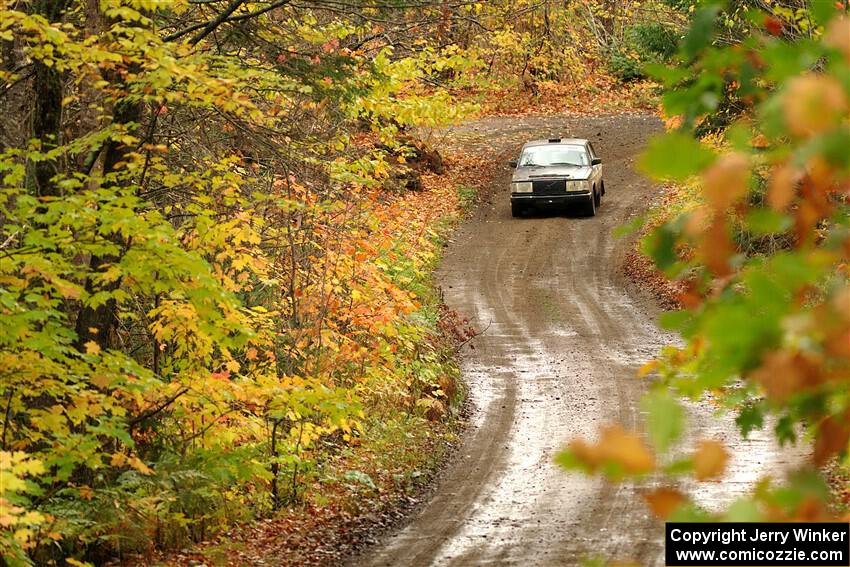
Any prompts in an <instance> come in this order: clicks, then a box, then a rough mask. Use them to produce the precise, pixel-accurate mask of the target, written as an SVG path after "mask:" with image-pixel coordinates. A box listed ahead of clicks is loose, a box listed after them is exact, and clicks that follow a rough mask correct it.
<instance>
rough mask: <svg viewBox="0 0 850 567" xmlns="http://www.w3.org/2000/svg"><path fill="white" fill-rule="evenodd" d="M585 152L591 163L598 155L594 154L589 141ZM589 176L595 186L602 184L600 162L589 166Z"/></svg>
mask: <svg viewBox="0 0 850 567" xmlns="http://www.w3.org/2000/svg"><path fill="white" fill-rule="evenodd" d="M587 153H588V155H589V156H590V160H591V163H593V160H595V159H596V158H597V157H599V156H597V155H596V151H594V149H593V144H591V143H590V142H588V143H587ZM590 178H591V179H592V182H593V184H594V185H596V187H599V186H600V185H601V184H602V164H601V163H598V164H596V165H594V166H591V169H590Z"/></svg>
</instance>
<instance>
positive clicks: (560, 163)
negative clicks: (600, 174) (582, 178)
mask: <svg viewBox="0 0 850 567" xmlns="http://www.w3.org/2000/svg"><path fill="white" fill-rule="evenodd" d="M549 165H571V166H573V167H584V166H583V165H581V164H580V163H570V162H568V161H553V162H552V163H550V164H549Z"/></svg>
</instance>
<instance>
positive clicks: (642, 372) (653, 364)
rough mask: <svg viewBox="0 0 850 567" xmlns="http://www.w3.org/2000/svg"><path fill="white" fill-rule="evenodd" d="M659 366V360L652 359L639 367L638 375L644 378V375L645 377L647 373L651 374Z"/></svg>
mask: <svg viewBox="0 0 850 567" xmlns="http://www.w3.org/2000/svg"><path fill="white" fill-rule="evenodd" d="M657 368H658V361H657V360H650V361H649V362H647V363H645V364H643V365H642V366H641V367H640V368H639V369H638V376H639V377H640V378H643V377H644V376H646V375H647V374H650V373H651V372H654V371H655V370H656V369H657Z"/></svg>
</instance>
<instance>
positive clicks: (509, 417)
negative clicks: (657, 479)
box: [361, 116, 793, 566]
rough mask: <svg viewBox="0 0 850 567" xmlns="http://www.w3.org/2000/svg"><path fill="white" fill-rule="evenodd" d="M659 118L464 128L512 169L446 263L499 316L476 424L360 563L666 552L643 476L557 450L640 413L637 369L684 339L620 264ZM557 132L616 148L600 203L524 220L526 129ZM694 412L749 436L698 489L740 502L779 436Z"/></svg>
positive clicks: (478, 363)
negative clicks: (628, 481) (414, 509)
mask: <svg viewBox="0 0 850 567" xmlns="http://www.w3.org/2000/svg"><path fill="white" fill-rule="evenodd" d="M658 130H660V123H659V122H658V121H657V120H656V119H654V118H652V117H650V116H615V117H613V116H612V117H600V118H521V119H517V118H488V119H484V120H481V121H479V122H476V123H472V124H467V125H465V126H463V127H461V128H458V129H456V130H455V131H453V132H452V133H451V134H450V136H449V140H448V143H451V144H457V145H460V146H461V147H463V148H464V149H465V150H466V151H475V152H481V153H483V154H484V155H488V156H491V157H492V158H493V164H494V165H493V167H498V168H501V173H500V174H499V175H498V176H497V184H496V186H494V188H493V190H492V192H485V196H484V200H483V202H482V203H481V205H480V206H479V209H478V210H477V211H476V213H475V214H474V215H473V217H472V218H471V219H469V220H468V221H467V222H466V223H465V224H464V225H463V226H462V227H461V229H460V231H459V233H458V234H457V235H456V238H455V241H454V243H453V244H452V245H451V246H450V248H449V251H448V254H447V257H446V258H445V261H444V263H443V266H442V268H441V271H440V274H439V280H440V283H441V285H442V287H443V289H444V291H445V298H446V302H447V303H448V305H449V306H450V307H451V308H453V309H456V310H457V311H458V312H460V313H461V314H463V315H465V316H468V317H469V318H470V321H472V322H473V324H474V325H475V326H476V327H477V328H478V329H486V331H485V332H484V333H483V334H482V335H481V336H480V337H479V338H477V339H476V340H475V342H474V349H473V350H468V351H466V352H465V353H464V358H463V371H464V375H465V380H466V382H467V384H468V385H469V389H470V396H471V397H472V402H473V404H474V407H475V414H474V418H473V424H472V426H471V427H470V431H469V433H468V435H467V437H466V439H465V441H464V443H463V446H462V447H461V449H460V452H459V454H458V456H457V458H456V460H455V462H454V463H453V464H451V465H450V466H449V468H448V470H447V471H446V473H445V475H444V477H443V479H442V481H441V483H440V487H439V488H438V489H437V492H436V493H435V495H434V497H433V499H432V500H431V502H430V503H429V504H428V505H427V506H426V507H425V508H424V509H423V510H421V512H420V513H419V514H418V515H417V516H416V517H415V518H413V520H412V521H411V523H409V525H407V526H406V527H405V528H404V529H402V530H401V531H399V532H398V533H397V534H395V535H393V536H391V537H390V538H389V539H388V541H387V542H386V543H385V544H384V545H383V546H379V547H378V548H377V549H372V550H368V551H367V553H366V554H365V555H364V556H363V557H361V563H362V564H364V565H399V566H401V565H405V566H407V565H410V566H418V565H512V564H514V565H577V564H579V563H580V561H581V560H582V559H584V558H587V557H592V556H600V557H606V558H609V559H621V560H632V561H636V562H639V563H640V564H642V565H661V564H663V560H662V557H661V554H662V541H661V538H662V534H663V531H662V530H663V526H662V524H661V523H660V522H658V521H657V520H655V519H653V518H651V517H650V516H649V515H648V514H647V511H646V508H645V505H644V504H643V502H642V500H641V498H640V496H639V495H638V494H637V493H636V491H635V489H634V488H633V487H630V486H628V485H620V486H613V485H610V484H606V483H605V482H603V481H601V480H598V479H590V478H586V477H583V476H581V475H576V474H570V473H566V472H564V471H562V470H560V469H558V468H557V467H556V466H554V465H553V463H552V458H553V455H554V453H555V452H556V451H557V449H559V448H560V447H561V446H562V445H563V444H564V443H565V442H566V441H568V440H569V439H570V438H572V437H575V436H584V437H589V438H593V437H594V436H595V434H596V430H597V427H598V426H599V425H601V424H603V423H606V422H610V421H619V422H621V423H623V424H625V425H626V426H627V427H639V422H640V415H639V414H640V409H639V406H638V400H639V398H640V395H641V393H642V391H643V389H644V387H645V386H644V384H642V382H641V381H640V380H639V379H637V378H635V370H636V368H637V367H638V366H639V365H640V364H641V363H643V362H645V361H646V360H647V359H648V358H650V357H652V355H653V354H654V353H655V352H656V351H657V349H658V348H659V347H660V346H661V345H662V344H663V343H664V342H665V341H669V340H672V337H665V336H664V335H662V334H661V333H660V332H659V330H658V329H657V327H656V326H655V324H654V317H655V315H656V310H655V307H654V304H653V302H652V300H651V299H649V298H648V297H647V296H645V295H643V294H642V293H641V292H640V291H638V290H636V289H634V288H633V287H632V286H631V285H630V284H629V283H628V282H626V281H625V279H624V278H623V277H622V276H621V275H619V273H618V271H617V267H618V264H619V261H620V260H621V258H622V256H623V255H624V254H625V252H626V249H627V247H628V243H627V242H624V241H620V240H617V239H615V238H614V237H613V236H612V234H611V232H612V229H614V228H615V227H617V226H618V225H620V224H622V223H623V222H624V221H626V220H628V219H629V218H630V217H631V216H633V215H634V214H636V213H638V212H640V211H642V210H643V209H645V208H646V207H647V206H648V204H649V203H650V201H651V200H652V199H653V198H655V197H656V194H657V191H658V190H657V189H656V188H654V187H653V186H652V185H651V184H650V183H649V182H647V181H645V180H643V179H642V178H641V177H640V176H639V175H638V174H636V173H635V171H634V169H633V165H634V160H635V158H636V155H637V153H638V152H639V151H640V149H641V148H642V146H643V144H644V143H645V141H646V140H647V138H648V137H649V136H650V135H651V134H653V133H654V132H657V131H658ZM558 135H564V136H575V137H585V138H589V139H591V140H592V141H593V143H594V146H595V147H596V149H597V152H598V153H599V154H600V155H601V156H602V158H603V167H604V175H605V185H606V189H607V195H606V197H605V198H604V199H603V204H602V208H601V210H600V212H599V215H598V216H597V217H595V218H582V217H579V216H575V215H564V214H562V213H555V214H551V215H548V214H539V215H535V216H532V217H529V218H522V219H513V218H511V215H510V207H509V201H508V192H507V183H508V180H509V178H510V172H509V170H508V168H507V167H506V166H505V165H503V164H504V163H505V161H506V160H507V159H508V157H509V156H512V155H516V153H517V152H518V149H519V147H520V145H521V144H522V142H523V141H525V140H527V139H531V138H547V137H551V136H558ZM691 413H692V416H691V417H692V421H693V422H695V423H696V426H697V430H698V432H697V435H698V436H712V437H720V438H722V439H725V440H726V441H727V442H731V443H733V444H735V445H736V447H737V450H736V453H735V455H734V456H733V459H732V463H731V465H730V472H731V474H730V480H728V481H725V482H724V483H716V484H713V485H710V486H709V485H706V486H702V487H697V486H691V487H688V488H690V489H691V492H692V493H694V494H695V495H696V497H697V498H698V500H699V501H700V502H702V503H703V504H705V505H707V506H716V505H718V504H720V503H722V502H726V501H728V500H730V499H731V498H733V497H734V495H735V494H736V493H740V492H741V491H742V490H743V489H745V488H746V487H748V486H749V485H750V483H751V482H752V481H753V480H755V479H756V478H758V477H759V476H761V475H762V474H765V473H766V472H769V471H774V470H778V469H779V468H780V467H781V466H783V464H784V463H783V462H781V460H780V457H779V455H778V453H777V449H776V448H775V447H774V446H773V445H772V444H771V443H770V441H769V438H767V437H766V436H765V437H757V438H755V439H751V440H749V441H747V442H744V441H741V440H739V439H738V438H737V436H736V435H735V433H734V427H733V426H732V424H731V423H729V422H728V421H718V420H717V419H712V418H711V416H710V410H709V409H708V408H707V407H704V406H700V405H696V404H695V405H694V406H693V408H692V412H691ZM786 458H787V457H786ZM792 460H793V459H792Z"/></svg>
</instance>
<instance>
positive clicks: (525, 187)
mask: <svg viewBox="0 0 850 567" xmlns="http://www.w3.org/2000/svg"><path fill="white" fill-rule="evenodd" d="M511 191H512V192H514V193H531V192H533V189H532V187H531V181H521V182H519V183H511Z"/></svg>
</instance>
